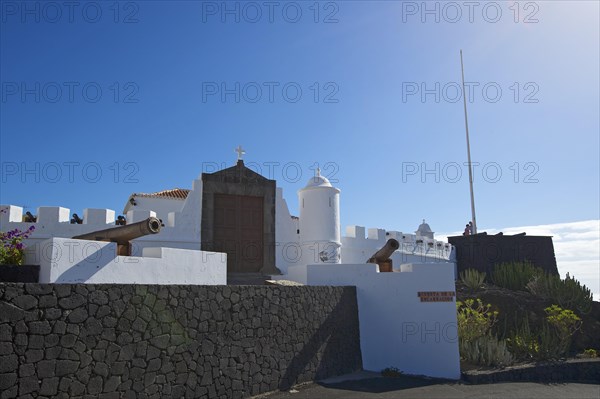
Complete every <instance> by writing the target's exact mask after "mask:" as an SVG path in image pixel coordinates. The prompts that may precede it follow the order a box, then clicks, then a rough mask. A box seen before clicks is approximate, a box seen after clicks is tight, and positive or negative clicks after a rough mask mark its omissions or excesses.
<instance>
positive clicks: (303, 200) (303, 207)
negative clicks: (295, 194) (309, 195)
mask: <svg viewBox="0 0 600 399" xmlns="http://www.w3.org/2000/svg"><path fill="white" fill-rule="evenodd" d="M302 208H304V198H302Z"/></svg>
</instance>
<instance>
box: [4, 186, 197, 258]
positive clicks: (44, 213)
mask: <svg viewBox="0 0 600 399" xmlns="http://www.w3.org/2000/svg"><path fill="white" fill-rule="evenodd" d="M181 202H182V203H183V206H182V209H181V212H171V213H170V214H169V215H168V217H167V218H166V219H163V224H164V225H165V226H164V227H163V228H162V229H161V231H160V233H158V234H153V235H149V236H144V237H140V238H137V239H135V240H133V241H132V244H133V253H134V254H135V255H139V254H141V250H142V249H143V248H148V247H170V248H182V249H194V250H200V239H201V237H200V231H201V229H200V223H201V217H202V181H201V180H195V181H194V183H193V188H192V191H190V193H189V194H188V196H187V199H186V200H185V201H181ZM135 208H136V207H134V209H135ZM0 209H2V210H4V211H5V212H2V213H0V231H8V230H13V229H19V230H22V231H24V230H27V229H29V227H30V226H35V230H34V231H33V234H32V235H31V237H30V238H29V239H27V240H25V241H24V244H25V263H26V264H32V265H38V264H40V262H41V260H42V258H43V254H42V253H41V250H42V246H41V244H42V243H43V242H44V241H45V240H47V239H49V238H52V237H62V238H71V237H74V236H77V235H81V234H86V233H91V232H93V231H97V230H103V229H108V228H117V227H118V226H115V223H114V222H115V211H114V210H112V209H85V210H84V221H83V224H70V215H71V211H70V210H69V209H68V208H62V207H39V208H38V209H37V216H38V221H37V222H36V223H24V222H21V219H22V216H23V208H21V207H17V206H14V205H0ZM146 214H147V215H146ZM131 215H132V216H133V217H134V219H136V220H128V223H132V222H135V221H139V219H140V218H141V219H145V218H146V217H148V216H150V215H151V212H150V211H143V210H140V209H135V211H134V212H132V213H131ZM144 215H145V217H143V216H144ZM80 216H81V215H80ZM85 216H87V218H86V217H85Z"/></svg>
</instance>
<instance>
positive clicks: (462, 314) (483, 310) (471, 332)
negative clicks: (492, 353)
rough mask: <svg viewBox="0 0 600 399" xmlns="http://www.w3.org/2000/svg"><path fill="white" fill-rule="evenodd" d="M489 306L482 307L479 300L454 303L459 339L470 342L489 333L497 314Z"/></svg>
mask: <svg viewBox="0 0 600 399" xmlns="http://www.w3.org/2000/svg"><path fill="white" fill-rule="evenodd" d="M491 306H492V305H490V304H487V305H484V304H483V302H481V299H477V300H474V299H467V300H465V301H464V302H461V301H457V302H456V308H457V311H458V312H457V315H456V319H457V322H458V337H459V339H462V340H466V341H471V340H474V339H476V338H479V337H483V336H484V335H487V334H488V333H489V332H490V329H491V328H492V326H493V325H494V324H495V323H496V321H497V318H498V312H496V311H492V310H491Z"/></svg>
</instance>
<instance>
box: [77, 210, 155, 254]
mask: <svg viewBox="0 0 600 399" xmlns="http://www.w3.org/2000/svg"><path fill="white" fill-rule="evenodd" d="M161 224H162V223H161V222H160V220H158V219H157V218H155V217H149V218H148V219H146V220H142V221H141V222H136V223H132V224H128V225H126V226H121V227H114V228H111V229H105V230H99V231H93V232H91V233H87V234H81V235H78V236H75V237H73V239H76V240H91V241H108V242H115V243H117V255H122V256H131V243H130V241H131V240H134V239H136V238H139V237H143V236H147V235H150V234H157V233H159V232H160V228H161Z"/></svg>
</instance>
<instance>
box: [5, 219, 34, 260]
mask: <svg viewBox="0 0 600 399" xmlns="http://www.w3.org/2000/svg"><path fill="white" fill-rule="evenodd" d="M33 230H35V226H31V227H29V229H27V230H25V231H21V230H19V229H14V230H10V231H7V232H6V233H4V232H0V264H5V265H22V264H23V260H24V259H25V251H24V245H23V240H24V239H26V238H29V236H30V235H31V234H32V233H33Z"/></svg>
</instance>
